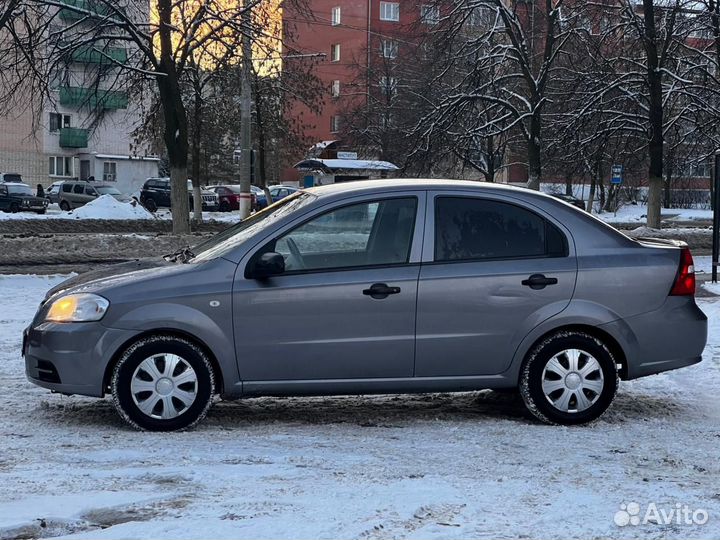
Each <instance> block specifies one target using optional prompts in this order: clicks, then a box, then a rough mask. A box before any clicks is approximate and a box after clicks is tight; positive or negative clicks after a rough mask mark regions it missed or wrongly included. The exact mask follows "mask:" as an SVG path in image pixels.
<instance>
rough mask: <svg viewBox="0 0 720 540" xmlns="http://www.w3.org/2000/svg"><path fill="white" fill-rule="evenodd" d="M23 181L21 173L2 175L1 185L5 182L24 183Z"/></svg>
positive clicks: (0, 174) (0, 176) (0, 177)
mask: <svg viewBox="0 0 720 540" xmlns="http://www.w3.org/2000/svg"><path fill="white" fill-rule="evenodd" d="M22 181H23V180H22V175H21V174H20V173H0V184H3V183H5V182H13V183H22Z"/></svg>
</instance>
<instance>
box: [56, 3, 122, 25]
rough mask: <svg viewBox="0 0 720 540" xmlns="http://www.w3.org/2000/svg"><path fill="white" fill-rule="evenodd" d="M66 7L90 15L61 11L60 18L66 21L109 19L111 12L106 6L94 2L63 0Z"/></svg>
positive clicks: (66, 10)
mask: <svg viewBox="0 0 720 540" xmlns="http://www.w3.org/2000/svg"><path fill="white" fill-rule="evenodd" d="M61 2H62V3H63V4H65V5H66V6H72V7H75V8H78V9H80V10H83V11H87V12H89V14H88V13H82V12H80V11H75V10H74V9H60V18H61V19H62V20H64V21H78V20H80V19H83V18H85V17H87V16H91V17H95V18H98V17H107V16H108V15H110V13H111V12H110V10H109V9H108V8H107V6H105V5H101V4H97V3H95V2H93V0H61Z"/></svg>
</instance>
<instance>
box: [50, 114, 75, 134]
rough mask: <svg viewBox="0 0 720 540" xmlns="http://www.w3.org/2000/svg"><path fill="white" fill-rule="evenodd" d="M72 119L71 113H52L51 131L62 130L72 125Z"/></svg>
mask: <svg viewBox="0 0 720 540" xmlns="http://www.w3.org/2000/svg"><path fill="white" fill-rule="evenodd" d="M70 125H71V120H70V115H69V114H60V113H50V131H51V132H55V131H60V130H61V129H62V128H67V127H70Z"/></svg>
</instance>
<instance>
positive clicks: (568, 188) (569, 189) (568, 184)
mask: <svg viewBox="0 0 720 540" xmlns="http://www.w3.org/2000/svg"><path fill="white" fill-rule="evenodd" d="M572 194H573V185H572V175H571V174H570V173H566V174H565V195H572Z"/></svg>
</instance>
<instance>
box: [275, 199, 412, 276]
mask: <svg viewBox="0 0 720 540" xmlns="http://www.w3.org/2000/svg"><path fill="white" fill-rule="evenodd" d="M416 209H417V199H416V198H414V197H407V198H397V199H387V200H383V201H374V202H364V203H360V204H354V205H350V206H344V207H342V208H336V209H334V210H331V211H330V212H327V213H325V214H322V215H321V216H319V217H316V218H313V219H312V220H310V221H308V222H306V223H304V224H303V225H300V226H299V227H297V228H296V229H294V230H292V231H291V232H289V233H287V234H285V235H284V236H282V237H280V238H279V239H278V240H277V241H276V242H275V246H274V251H277V252H278V253H280V254H281V255H283V257H284V258H285V269H286V271H288V272H292V271H312V270H324V269H328V270H329V269H347V268H358V267H367V266H386V265H397V264H404V263H407V262H408V259H409V256H410V246H411V243H412V232H413V229H414V227H415V214H416ZM271 247H272V246H268V249H265V250H264V251H272V250H273V249H270V248H271Z"/></svg>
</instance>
